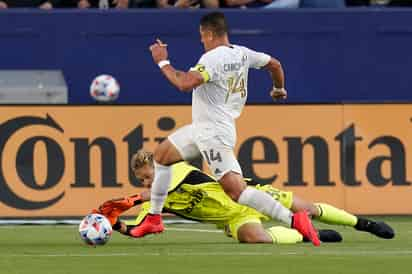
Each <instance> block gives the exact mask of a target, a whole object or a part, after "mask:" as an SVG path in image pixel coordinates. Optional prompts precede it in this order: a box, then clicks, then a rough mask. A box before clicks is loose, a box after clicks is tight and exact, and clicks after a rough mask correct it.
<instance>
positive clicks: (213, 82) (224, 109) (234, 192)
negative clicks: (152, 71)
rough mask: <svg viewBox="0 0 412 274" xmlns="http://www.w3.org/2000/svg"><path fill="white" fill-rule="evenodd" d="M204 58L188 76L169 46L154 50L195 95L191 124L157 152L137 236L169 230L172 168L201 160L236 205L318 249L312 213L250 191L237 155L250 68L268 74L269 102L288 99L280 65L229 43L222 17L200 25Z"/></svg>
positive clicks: (167, 72)
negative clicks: (165, 218) (166, 215)
mask: <svg viewBox="0 0 412 274" xmlns="http://www.w3.org/2000/svg"><path fill="white" fill-rule="evenodd" d="M200 36H201V42H202V43H203V45H204V48H205V53H204V54H203V55H202V57H201V58H200V60H199V61H198V63H197V65H196V66H194V67H193V68H191V69H190V70H189V71H188V72H183V71H179V70H176V69H175V68H174V67H173V66H172V65H171V64H170V61H169V60H168V52H167V45H166V44H163V43H162V42H161V41H160V40H159V39H158V40H157V41H156V43H154V44H153V45H151V46H150V51H151V53H152V57H153V60H154V62H155V63H156V64H158V66H159V67H160V70H161V71H162V73H163V74H164V76H165V77H166V78H167V80H169V82H170V83H172V84H173V85H174V86H175V87H177V88H178V89H179V90H180V91H183V92H190V91H192V90H193V94H192V123H191V124H190V125H186V126H184V127H182V128H180V129H178V130H177V131H176V132H174V133H173V134H171V135H170V136H169V137H168V138H167V139H166V140H164V141H163V142H162V143H160V144H159V146H158V147H157V148H156V150H155V152H154V167H155V178H154V182H153V185H152V190H151V209H150V213H151V214H149V215H148V216H147V217H146V219H145V220H144V221H143V223H142V224H141V225H140V226H139V227H137V228H136V229H135V231H133V234H134V235H135V236H144V235H146V234H149V233H160V232H162V231H163V230H164V227H163V223H162V219H161V215H160V213H161V211H162V207H163V204H164V201H165V199H166V196H167V190H168V188H169V185H170V179H171V172H172V171H171V167H170V166H171V165H172V164H174V163H176V162H179V161H182V160H190V159H193V158H196V157H198V156H199V155H202V156H203V158H204V159H205V160H206V161H207V162H208V164H209V167H210V170H211V171H212V172H213V174H214V176H215V178H217V179H218V181H219V182H220V184H221V185H222V188H223V189H224V191H225V192H226V194H227V195H229V196H230V197H231V198H232V199H233V200H234V201H237V202H238V203H240V204H243V205H246V206H249V207H252V208H254V209H256V210H257V211H259V212H261V213H263V214H265V215H267V216H271V217H272V218H273V219H275V220H280V221H282V222H284V223H286V224H288V225H290V226H291V227H293V228H295V229H296V230H298V231H299V232H300V233H301V234H302V235H303V236H305V237H306V238H308V239H310V240H311V241H312V242H313V244H314V245H319V244H320V242H319V238H318V234H317V231H316V230H315V228H314V227H313V225H312V223H311V221H310V219H309V217H308V214H307V212H298V213H295V214H292V213H291V211H290V210H288V209H287V208H285V207H283V206H282V205H281V204H280V203H279V202H277V201H276V200H274V199H273V198H272V197H271V196H270V195H269V194H267V193H265V192H263V191H260V190H257V189H255V188H252V187H247V185H246V183H245V182H244V180H243V176H242V170H241V168H240V165H239V163H238V161H237V159H236V157H235V155H234V152H233V150H234V147H235V144H236V124H235V120H236V118H237V117H239V115H240V114H241V112H242V109H243V107H244V105H245V103H246V98H247V93H248V89H247V81H248V71H249V68H256V69H260V68H264V69H266V70H268V71H269V73H270V75H271V78H272V80H273V88H272V90H271V92H270V96H271V97H272V98H273V99H275V100H276V99H284V98H286V90H285V88H284V74H283V69H282V66H281V64H280V62H279V61H278V60H276V59H275V58H273V57H271V56H269V55H267V54H264V53H260V52H256V51H253V50H251V49H248V48H246V47H243V46H237V45H232V44H230V43H229V38H228V27H227V24H226V20H225V17H224V15H223V13H220V12H212V13H209V14H206V15H204V16H203V17H202V19H201V22H200Z"/></svg>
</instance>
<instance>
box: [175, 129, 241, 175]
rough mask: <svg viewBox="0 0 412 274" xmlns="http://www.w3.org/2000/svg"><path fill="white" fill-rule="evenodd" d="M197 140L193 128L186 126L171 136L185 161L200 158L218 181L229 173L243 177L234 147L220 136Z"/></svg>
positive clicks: (211, 135)
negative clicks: (232, 172)
mask: <svg viewBox="0 0 412 274" xmlns="http://www.w3.org/2000/svg"><path fill="white" fill-rule="evenodd" d="M208 135H210V137H208V138H202V140H199V139H200V138H196V136H198V134H196V136H195V133H194V129H193V126H192V125H191V124H190V125H186V126H183V127H181V128H179V129H178V130H177V131H175V132H174V133H172V134H171V135H169V137H168V139H169V141H170V142H171V143H172V144H173V145H174V146H175V147H176V149H177V150H178V151H179V153H180V155H181V156H182V158H183V159H184V160H187V161H189V160H193V159H195V158H197V157H199V156H202V158H203V159H204V160H205V161H206V162H207V163H208V165H209V167H210V170H211V172H212V173H213V175H214V176H215V178H216V179H218V180H219V179H220V178H222V177H223V175H225V174H226V173H228V172H229V171H234V172H236V173H239V174H240V175H242V169H241V168H240V165H239V162H238V161H237V159H236V156H235V154H234V153H233V147H231V146H228V145H226V144H225V142H224V141H223V140H222V138H221V137H220V136H213V134H208Z"/></svg>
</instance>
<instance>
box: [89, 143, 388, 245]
mask: <svg viewBox="0 0 412 274" xmlns="http://www.w3.org/2000/svg"><path fill="white" fill-rule="evenodd" d="M152 156H153V154H152V153H150V152H148V151H144V150H139V151H138V152H137V153H136V154H135V155H134V156H133V157H132V163H131V166H132V169H133V172H134V174H135V176H136V177H137V178H138V179H139V180H140V181H141V182H142V184H143V186H144V187H147V188H150V186H151V183H152V182H153V177H154V168H153V157H152ZM171 181H172V183H171V185H170V189H169V193H168V196H167V199H166V202H165V206H164V209H163V211H164V212H170V213H173V214H176V215H178V216H181V217H183V218H185V219H190V220H196V221H199V222H206V223H214V224H216V225H217V227H219V228H222V229H224V230H225V232H226V234H227V235H229V236H231V237H233V238H235V239H237V240H238V241H239V242H245V243H298V242H302V241H303V240H305V239H303V237H302V235H301V234H300V233H299V232H298V231H296V230H294V229H290V228H286V227H281V226H275V227H271V228H269V229H265V228H264V227H263V225H262V221H270V220H271V219H270V218H269V217H268V216H265V215H263V214H261V213H259V212H258V211H256V210H255V209H252V208H249V207H246V206H243V205H240V204H238V203H235V202H233V201H232V199H231V198H230V197H229V196H227V194H226V193H225V192H224V191H223V189H222V187H221V186H220V184H219V183H218V182H217V181H216V180H215V179H214V178H212V177H210V176H209V175H207V174H205V173H204V172H202V171H200V170H199V169H197V168H195V167H193V166H191V165H189V164H187V163H186V162H179V163H176V164H174V165H172V180H171ZM249 183H250V184H253V185H256V184H255V182H253V181H252V180H249ZM255 187H256V188H258V189H260V190H263V191H265V192H267V193H269V194H270V195H271V196H272V197H273V198H274V199H276V200H278V201H279V202H280V203H281V204H282V205H283V206H285V207H286V208H288V209H290V210H291V211H293V212H297V211H308V212H309V213H310V215H311V216H312V217H313V218H314V219H316V220H318V221H320V222H323V223H328V224H336V225H344V226H351V227H354V228H355V229H357V230H360V231H367V232H370V233H372V234H374V235H376V236H378V237H381V238H386V239H390V238H393V237H394V232H393V230H392V228H391V227H389V226H388V225H387V224H385V223H383V222H374V221H371V220H368V219H365V218H360V217H356V216H354V215H352V214H350V213H347V212H346V211H344V210H341V209H338V208H335V207H333V206H331V205H328V204H322V203H316V204H313V203H309V202H306V201H304V200H302V199H300V198H298V197H296V196H294V195H293V193H292V192H286V191H281V190H278V189H276V188H274V187H272V186H270V185H265V186H260V185H256V186H255ZM149 201H150V190H149V189H148V190H143V191H142V192H141V193H139V194H137V195H134V196H130V197H126V198H121V199H113V200H110V201H107V202H105V203H103V204H102V205H101V206H100V207H99V209H97V210H94V212H96V213H101V214H103V215H105V216H106V217H107V218H108V219H109V220H110V222H111V224H112V226H113V229H114V230H117V231H119V232H120V233H122V234H125V235H128V236H132V237H134V236H135V235H134V229H135V228H137V227H138V226H139V224H140V223H141V222H142V221H143V220H144V218H145V217H146V215H147V214H148V213H149V208H150V204H149V203H150V202H149ZM140 204H141V205H142V208H141V211H140V213H139V215H138V217H137V220H136V224H135V225H129V226H128V225H126V224H125V223H124V222H122V221H120V219H119V215H120V214H121V213H123V212H124V211H126V210H128V209H129V208H131V207H133V206H136V205H140ZM319 236H320V240H321V241H324V242H325V241H340V240H341V237H340V235H339V233H337V232H335V231H333V230H320V231H319Z"/></svg>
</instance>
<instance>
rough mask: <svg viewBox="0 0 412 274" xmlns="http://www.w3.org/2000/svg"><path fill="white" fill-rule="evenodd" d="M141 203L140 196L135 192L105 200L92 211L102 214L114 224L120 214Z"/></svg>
mask: <svg viewBox="0 0 412 274" xmlns="http://www.w3.org/2000/svg"><path fill="white" fill-rule="evenodd" d="M141 203H142V198H141V196H140V195H139V194H136V195H133V196H129V197H125V198H119V199H112V200H109V201H106V202H104V203H103V204H102V205H101V206H99V208H98V209H94V210H93V213H99V214H102V215H104V216H105V217H106V218H107V219H108V220H109V221H110V223H111V224H112V225H114V224H115V223H116V222H117V219H118V218H119V216H120V214H122V213H123V212H125V211H126V210H128V209H130V208H131V207H133V206H135V205H138V204H141Z"/></svg>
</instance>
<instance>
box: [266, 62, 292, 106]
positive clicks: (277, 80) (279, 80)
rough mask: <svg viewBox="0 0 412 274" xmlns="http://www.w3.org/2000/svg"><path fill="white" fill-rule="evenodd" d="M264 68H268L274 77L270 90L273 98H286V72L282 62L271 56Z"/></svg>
mask: <svg viewBox="0 0 412 274" xmlns="http://www.w3.org/2000/svg"><path fill="white" fill-rule="evenodd" d="M263 68H265V69H267V70H268V71H269V73H270V76H271V77H272V81H273V88H272V90H271V91H270V96H271V97H272V98H273V100H278V99H286V96H287V92H286V89H285V74H284V72H283V68H282V64H281V63H280V62H279V60H277V59H276V58H273V57H271V58H270V60H269V62H268V63H267V64H266V65H265V66H264V67H263Z"/></svg>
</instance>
